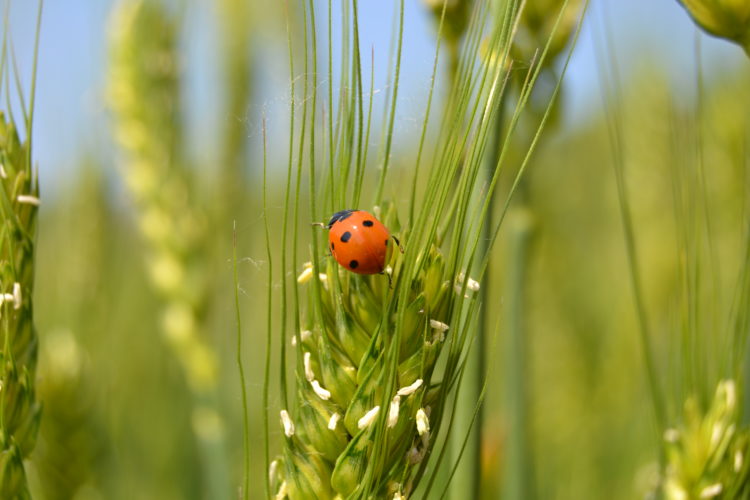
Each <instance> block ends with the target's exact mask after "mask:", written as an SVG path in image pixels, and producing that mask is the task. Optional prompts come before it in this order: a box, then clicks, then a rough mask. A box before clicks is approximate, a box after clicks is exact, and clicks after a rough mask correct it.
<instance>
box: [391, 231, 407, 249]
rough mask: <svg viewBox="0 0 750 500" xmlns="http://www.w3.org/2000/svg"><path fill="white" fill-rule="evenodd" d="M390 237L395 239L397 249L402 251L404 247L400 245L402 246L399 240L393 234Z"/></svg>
mask: <svg viewBox="0 0 750 500" xmlns="http://www.w3.org/2000/svg"><path fill="white" fill-rule="evenodd" d="M391 238H393V241H395V242H396V245H398V249H399V251H400V252H401V253H404V247H402V246H401V242H400V241H398V238H396V237H395V236H393V235H391Z"/></svg>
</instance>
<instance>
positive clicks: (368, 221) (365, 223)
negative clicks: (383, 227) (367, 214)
mask: <svg viewBox="0 0 750 500" xmlns="http://www.w3.org/2000/svg"><path fill="white" fill-rule="evenodd" d="M372 224H373V222H372V221H371V220H369V219H368V220H366V221H363V222H362V225H363V226H365V227H372Z"/></svg>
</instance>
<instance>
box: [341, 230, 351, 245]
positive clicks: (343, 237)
mask: <svg viewBox="0 0 750 500" xmlns="http://www.w3.org/2000/svg"><path fill="white" fill-rule="evenodd" d="M351 237H352V233H350V232H349V231H347V232H345V233H344V234H342V235H341V241H342V242H343V243H346V242H347V241H349V238H351Z"/></svg>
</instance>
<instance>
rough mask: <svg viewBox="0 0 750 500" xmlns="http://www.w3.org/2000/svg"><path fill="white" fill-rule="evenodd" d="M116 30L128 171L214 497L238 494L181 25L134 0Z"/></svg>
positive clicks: (116, 78) (121, 140)
mask: <svg viewBox="0 0 750 500" xmlns="http://www.w3.org/2000/svg"><path fill="white" fill-rule="evenodd" d="M110 28H111V33H112V37H111V43H110V57H109V75H108V77H109V78H108V83H107V98H108V103H109V106H110V108H111V109H112V112H113V113H112V114H113V122H114V135H115V139H116V141H117V143H118V144H119V145H120V147H121V148H122V150H123V152H124V153H125V155H124V156H125V161H124V162H123V163H124V164H123V166H122V174H123V177H124V179H125V181H126V185H127V188H128V190H129V191H130V194H131V196H132V198H133V201H134V203H135V206H136V209H137V214H138V225H139V229H140V230H141V234H142V236H143V238H144V240H145V242H146V245H147V248H148V269H149V272H150V278H151V282H152V284H153V286H154V288H155V289H156V290H157V292H159V293H160V295H161V297H162V300H163V302H164V305H163V316H162V331H163V333H164V339H165V340H166V342H167V344H168V346H169V347H170V349H171V350H172V352H173V354H174V356H175V357H176V359H177V360H178V361H179V363H180V365H181V367H182V369H183V373H184V375H185V378H186V380H187V383H188V386H189V388H190V390H191V393H192V396H193V413H192V424H193V429H194V432H195V435H196V438H197V441H198V444H199V448H200V450H201V453H202V454H203V465H204V467H205V468H206V474H207V478H206V479H207V483H208V486H207V490H208V493H207V494H208V495H209V496H210V497H211V498H228V496H229V493H228V491H229V490H228V488H229V480H228V468H227V466H226V463H225V462H226V457H225V449H224V448H225V445H224V421H223V417H222V416H221V415H220V413H219V412H218V411H217V409H216V406H217V392H216V391H217V377H218V374H217V371H218V361H217V355H216V353H215V352H214V349H213V348H212V347H211V346H210V345H209V344H208V342H207V341H206V339H205V338H203V336H202V335H201V333H202V332H201V329H202V324H201V322H202V317H201V311H202V310H204V309H205V302H206V300H207V297H206V292H207V290H206V288H207V287H206V279H207V275H206V272H205V269H204V267H203V266H202V265H201V263H202V262H203V261H204V260H205V259H202V258H201V256H202V255H204V251H205V237H206V233H205V231H204V229H205V216H204V211H202V210H201V209H200V207H199V206H197V204H196V203H195V197H194V196H193V195H192V192H191V188H192V184H191V178H190V172H189V169H188V168H186V166H185V164H184V158H183V154H182V151H181V149H180V148H181V127H180V118H181V116H180V65H179V56H178V31H179V30H178V28H179V24H178V23H177V22H176V20H175V16H173V15H171V13H170V12H169V11H168V9H167V8H166V6H165V5H164V4H163V3H162V2H159V1H146V0H133V1H128V0H126V1H122V2H120V3H119V4H118V5H117V6H116V7H115V10H114V12H113V15H112V19H111V25H110Z"/></svg>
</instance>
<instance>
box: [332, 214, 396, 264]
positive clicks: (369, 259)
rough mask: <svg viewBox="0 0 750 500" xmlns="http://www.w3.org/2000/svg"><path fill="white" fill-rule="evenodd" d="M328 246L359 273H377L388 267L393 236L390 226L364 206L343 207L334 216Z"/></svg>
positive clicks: (336, 255)
mask: <svg viewBox="0 0 750 500" xmlns="http://www.w3.org/2000/svg"><path fill="white" fill-rule="evenodd" d="M326 227H327V228H328V230H329V231H328V248H329V249H330V250H331V255H333V257H334V258H335V259H336V261H337V262H338V263H339V264H341V265H342V266H344V267H345V268H347V269H348V270H350V271H352V272H354V273H357V274H378V273H382V272H383V269H384V268H385V255H386V252H387V250H388V241H389V240H390V239H391V238H393V239H394V240H395V241H396V244H399V243H398V240H397V239H396V237H395V236H391V233H390V232H388V229H387V228H386V227H385V226H384V225H383V224H382V223H381V222H380V221H379V220H378V219H376V218H375V217H373V216H372V214H370V213H368V212H365V211H364V210H341V211H340V212H336V213H335V214H333V216H332V217H331V220H330V221H328V224H327V225H326Z"/></svg>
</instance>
